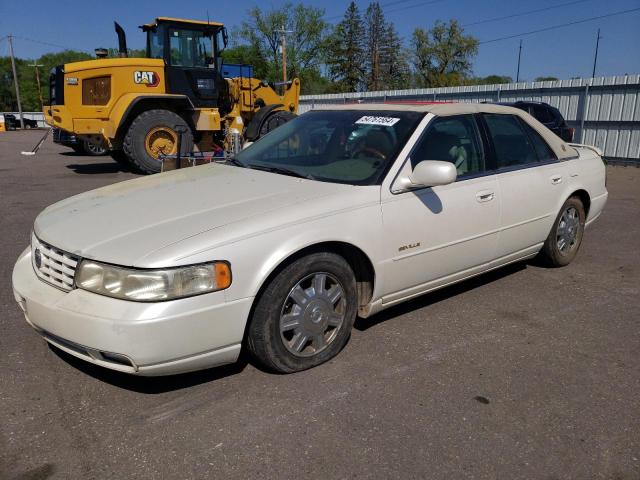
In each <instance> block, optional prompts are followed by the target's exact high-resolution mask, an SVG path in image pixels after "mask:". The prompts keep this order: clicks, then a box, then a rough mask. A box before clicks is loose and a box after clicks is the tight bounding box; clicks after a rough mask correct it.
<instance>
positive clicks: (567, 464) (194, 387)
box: [0, 131, 640, 480]
mask: <svg viewBox="0 0 640 480" xmlns="http://www.w3.org/2000/svg"><path fill="white" fill-rule="evenodd" d="M41 134H42V132H35V131H32V132H7V133H0V175H1V177H0V218H1V221H2V223H1V229H0V235H1V238H2V245H4V255H3V259H2V260H0V287H1V288H0V327H1V329H2V334H1V335H0V373H1V383H0V402H1V404H0V478H3V479H5V478H8V479H45V478H59V479H68V478H118V479H120V478H134V477H135V478H138V479H144V478H172V479H173V478H176V479H178V478H205V477H206V478H226V479H236V478H237V479H247V478H301V479H302V478H319V477H322V478H403V479H405V478H434V479H435V478H442V479H454V478H455V479H463V478H473V479H478V478H500V479H507V478H508V479H520V478H521V479H546V480H549V479H569V478H572V479H591V478H597V479H611V480H613V479H616V480H622V479H639V478H640V431H639V426H640V421H639V418H640V363H639V361H638V360H639V354H640V323H639V317H640V315H639V314H640V255H639V254H638V247H640V169H638V168H633V167H628V168H625V167H609V169H608V188H609V192H610V197H609V204H608V206H607V208H606V210H605V212H604V214H603V216H602V217H601V219H600V220H599V221H598V222H596V223H595V224H594V226H593V227H592V228H590V229H588V230H587V232H586V234H585V239H584V242H583V245H582V249H581V251H580V253H579V255H578V257H577V259H576V261H575V262H574V263H573V264H571V265H570V266H568V267H566V268H563V269H546V268H542V267H539V266H536V265H535V263H527V264H518V265H515V266H511V267H509V268H506V269H503V270H500V271H497V272H493V273H490V274H487V275H484V276H482V277H478V278H476V279H473V280H471V281H467V282H464V283H462V284H459V285H457V286H454V287H450V288H447V289H445V290H442V291H439V292H436V293H434V294H429V295H426V296H423V297H421V298H418V299H416V300H414V301H411V302H409V303H406V304H403V305H401V306H398V307H395V308H393V309H390V310H388V311H385V312H383V313H382V314H379V315H376V316H375V317H373V318H370V319H367V320H359V321H358V322H357V325H356V329H355V330H354V332H353V335H352V338H351V340H350V341H349V343H348V345H347V347H346V348H345V350H344V351H343V352H342V353H341V354H340V355H339V356H338V357H337V358H336V359H334V360H333V361H331V362H329V363H328V364H325V365H323V366H321V367H318V368H315V369H313V370H310V371H306V372H302V373H298V374H294V375H273V374H269V373H265V372H263V371H261V370H259V369H257V368H255V367H253V366H252V365H251V364H247V362H246V361H242V362H240V363H238V364H237V365H233V366H230V367H223V368H217V369H211V370H207V371H203V372H198V373H193V374H186V375H180V376H175V377H165V378H146V379H145V378H138V377H131V376H126V375H122V374H117V373H113V372H110V371H107V370H103V369H100V368H97V367H94V366H92V365H88V364H86V363H84V362H82V361H79V360H76V359H75V358H73V357H70V356H68V355H66V354H64V353H62V352H60V351H56V350H55V349H52V348H49V347H48V346H47V345H46V343H45V342H44V341H43V340H42V339H40V338H39V337H38V335H36V333H35V332H34V331H33V330H32V329H31V328H30V327H29V326H28V325H27V324H26V323H25V322H24V320H23V317H22V314H21V313H20V311H19V309H18V307H17V306H16V305H15V303H14V300H13V294H12V290H11V271H12V268H13V264H14V262H15V259H16V258H17V256H18V255H19V253H20V252H21V251H22V249H23V248H24V247H25V246H26V245H27V244H28V242H29V234H30V229H31V225H32V222H33V220H34V218H35V216H36V215H37V214H38V212H39V211H40V210H42V209H43V208H44V207H45V206H47V205H49V204H51V203H53V202H55V201H57V200H60V199H63V198H65V197H68V196H70V195H72V194H74V193H78V192H83V191H86V190H90V189H92V188H96V187H99V186H102V185H106V184H110V183H114V182H118V181H122V180H126V179H128V178H131V177H133V176H135V175H133V174H131V173H129V172H123V171H120V169H119V167H118V165H117V164H116V163H114V162H112V161H111V160H110V158H109V157H97V158H96V157H93V158H92V157H84V156H78V155H75V154H74V153H73V152H72V151H71V150H69V149H66V148H63V147H60V146H57V145H54V144H53V143H51V141H50V140H48V141H47V142H46V143H45V145H44V146H43V147H42V149H41V150H40V152H39V154H38V155H37V156H35V157H24V156H20V155H19V152H20V151H21V150H29V149H31V147H32V146H33V145H34V144H35V143H36V141H37V139H38V136H39V135H41Z"/></svg>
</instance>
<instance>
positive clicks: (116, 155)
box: [109, 150, 131, 169]
mask: <svg viewBox="0 0 640 480" xmlns="http://www.w3.org/2000/svg"><path fill="white" fill-rule="evenodd" d="M109 156H111V158H113V159H114V160H115V161H116V162H117V163H118V164H119V165H120V166H122V167H125V168H127V169H130V168H131V162H130V161H129V157H127V155H126V154H125V153H124V152H123V151H122V150H109Z"/></svg>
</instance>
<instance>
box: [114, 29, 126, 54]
mask: <svg viewBox="0 0 640 480" xmlns="http://www.w3.org/2000/svg"><path fill="white" fill-rule="evenodd" d="M113 25H114V27H115V28H116V34H117V35H118V52H120V57H123V58H124V57H128V56H129V55H128V54H127V36H126V35H125V33H124V29H123V28H122V27H121V26H120V24H119V23H118V22H113Z"/></svg>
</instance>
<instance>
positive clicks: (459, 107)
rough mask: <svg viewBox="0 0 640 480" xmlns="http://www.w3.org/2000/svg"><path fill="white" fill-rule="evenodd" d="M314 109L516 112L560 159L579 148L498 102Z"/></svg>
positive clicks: (572, 155) (443, 114)
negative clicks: (573, 146)
mask: <svg viewBox="0 0 640 480" xmlns="http://www.w3.org/2000/svg"><path fill="white" fill-rule="evenodd" d="M314 110H345V111H346V110H352V111H353V110H366V111H380V112H388V111H395V112H423V113H431V114H433V115H436V116H439V117H446V116H451V115H465V114H474V113H495V114H505V115H515V116H517V117H520V118H521V119H522V120H524V121H525V122H526V123H527V124H528V125H529V126H531V127H532V128H533V129H534V130H535V131H537V132H538V133H539V134H540V136H542V138H544V139H545V141H546V142H547V144H549V146H550V147H551V149H552V150H553V151H554V153H555V154H556V156H557V157H558V158H559V159H560V160H565V159H569V158H575V157H576V156H577V152H576V150H574V149H573V148H572V147H570V146H569V145H568V144H567V143H566V142H565V141H564V140H562V139H561V138H560V137H558V136H557V135H556V134H555V133H553V132H552V131H551V130H549V129H548V128H547V127H545V126H544V125H543V124H542V123H540V122H539V121H538V120H536V119H535V118H534V117H532V116H531V115H529V114H528V113H527V112H525V111H524V110H520V109H519V108H516V107H510V106H507V105H498V104H495V103H467V102H459V103H415V104H412V103H406V102H405V103H397V104H394V103H353V104H334V105H331V104H328V105H327V104H325V105H317V106H316V107H315V109H314Z"/></svg>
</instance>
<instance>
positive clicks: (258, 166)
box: [247, 165, 316, 180]
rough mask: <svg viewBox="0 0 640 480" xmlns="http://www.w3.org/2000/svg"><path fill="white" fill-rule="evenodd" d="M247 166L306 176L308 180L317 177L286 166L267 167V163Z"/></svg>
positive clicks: (295, 175) (272, 171) (301, 176)
mask: <svg viewBox="0 0 640 480" xmlns="http://www.w3.org/2000/svg"><path fill="white" fill-rule="evenodd" d="M247 166H248V167H249V168H253V169H255V170H264V171H265V172H271V173H280V174H282V175H289V176H291V177H298V178H306V179H307V180H315V179H316V178H315V177H314V176H313V175H311V174H304V173H300V172H296V171H295V170H289V169H288V168H284V167H267V166H265V165H247Z"/></svg>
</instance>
